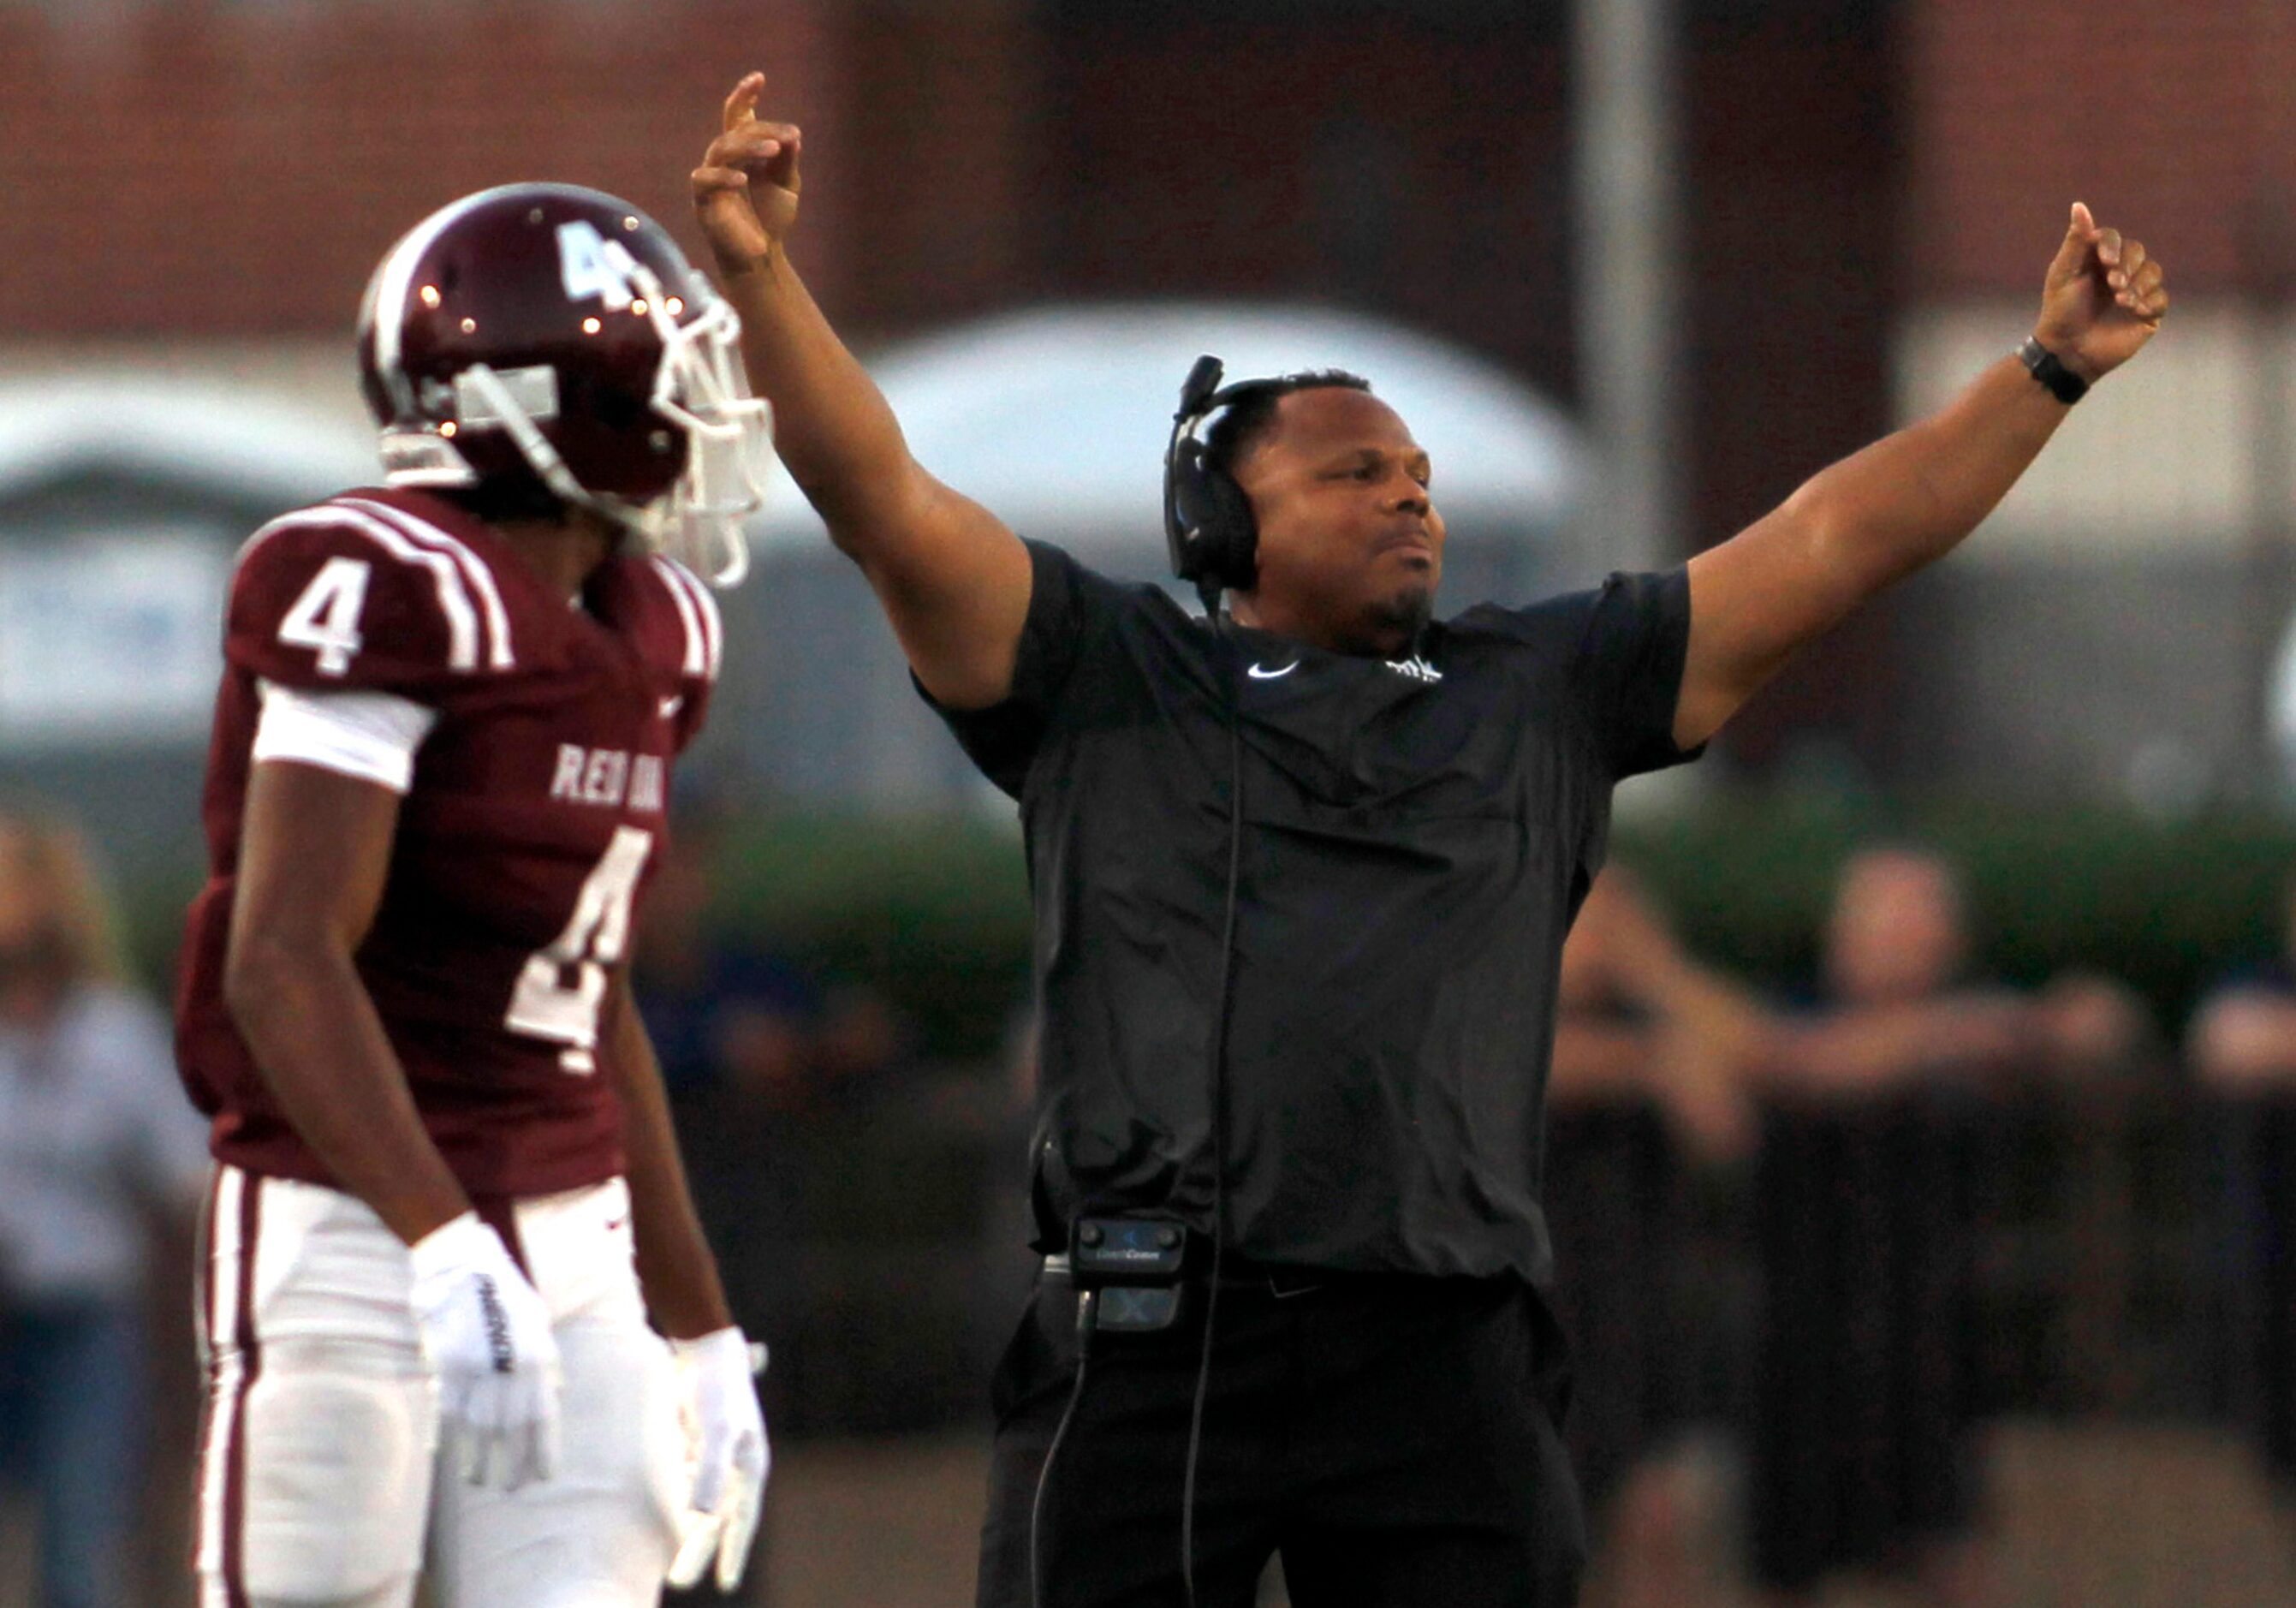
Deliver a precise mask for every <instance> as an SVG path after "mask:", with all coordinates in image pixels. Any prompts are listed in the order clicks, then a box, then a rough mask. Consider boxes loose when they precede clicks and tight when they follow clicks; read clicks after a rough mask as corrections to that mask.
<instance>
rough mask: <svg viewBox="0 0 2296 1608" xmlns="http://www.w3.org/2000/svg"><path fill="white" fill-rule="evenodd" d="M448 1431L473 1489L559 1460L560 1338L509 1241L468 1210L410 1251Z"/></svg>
mask: <svg viewBox="0 0 2296 1608" xmlns="http://www.w3.org/2000/svg"><path fill="white" fill-rule="evenodd" d="M407 1254H408V1255H409V1257H410V1258H411V1259H413V1261H414V1291H413V1292H412V1304H413V1306H414V1324H415V1327H416V1328H417V1329H419V1330H420V1331H421V1332H422V1354H423V1356H424V1357H425V1358H428V1359H429V1360H430V1367H431V1371H432V1372H433V1373H435V1374H438V1376H439V1430H440V1432H442V1433H443V1434H445V1435H446V1436H447V1438H448V1439H449V1440H452V1441H454V1442H455V1443H456V1444H457V1445H458V1447H459V1451H458V1454H457V1455H458V1456H459V1458H460V1461H461V1464H462V1468H463V1474H464V1476H465V1477H466V1478H467V1479H469V1481H471V1484H473V1485H488V1484H492V1485H499V1486H501V1487H502V1488H503V1489H504V1490H516V1489H518V1488H519V1487H520V1486H521V1485H524V1484H525V1483H527V1481H529V1480H547V1479H548V1478H550V1473H551V1470H552V1469H553V1467H554V1466H555V1465H556V1464H557V1461H558V1390H559V1378H560V1376H559V1365H558V1341H556V1340H555V1339H554V1338H553V1336H552V1334H551V1333H550V1312H549V1309H547V1308H545V1306H544V1305H543V1304H542V1297H541V1296H540V1295H539V1294H538V1293H537V1292H536V1290H535V1288H534V1286H533V1285H532V1284H529V1283H528V1282H527V1278H526V1275H525V1274H523V1273H521V1272H520V1271H519V1270H518V1264H517V1263H516V1262H513V1261H512V1260H511V1259H510V1252H509V1251H507V1250H506V1249H504V1245H503V1243H502V1236H501V1235H498V1234H496V1232H495V1231H494V1230H493V1229H491V1228H489V1227H487V1226H486V1225H485V1224H484V1223H482V1222H480V1220H479V1214H478V1213H477V1212H475V1211H466V1212H464V1213H463V1215H462V1216H461V1217H458V1218H455V1219H454V1220H453V1221H452V1222H449V1223H443V1224H441V1225H439V1227H436V1228H434V1229H432V1230H431V1231H430V1233H429V1234H426V1235H423V1236H422V1238H421V1239H419V1240H417V1241H415V1243H414V1244H413V1245H411V1246H409V1247H408V1248H407Z"/></svg>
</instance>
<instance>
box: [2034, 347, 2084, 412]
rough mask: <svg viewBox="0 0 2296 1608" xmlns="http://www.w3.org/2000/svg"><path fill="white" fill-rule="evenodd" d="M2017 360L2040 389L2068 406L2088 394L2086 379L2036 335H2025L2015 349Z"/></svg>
mask: <svg viewBox="0 0 2296 1608" xmlns="http://www.w3.org/2000/svg"><path fill="white" fill-rule="evenodd" d="M2017 358H2018V361H2020V362H2021V363H2022V364H2024V365H2025V371H2026V373H2030V374H2031V375H2032V376H2033V378H2034V379H2035V380H2036V381H2039V383H2040V386H2041V389H2042V390H2046V391H2047V392H2048V393H2049V395H2051V396H2053V397H2054V398H2056V399H2057V400H2058V401H2060V402H2062V403H2063V404H2064V405H2065V406H2067V407H2071V406H2072V405H2073V404H2074V403H2076V402H2078V401H2079V400H2080V399H2081V398H2083V397H2086V396H2087V395H2088V381H2086V380H2084V379H2082V378H2081V377H2080V376H2079V374H2077V373H2073V371H2072V370H2071V369H2069V368H2067V367H2066V366H2065V365H2064V362H2063V360H2062V359H2061V358H2060V357H2058V356H2057V355H2056V353H2054V352H2053V351H2051V350H2050V349H2048V348H2047V347H2046V346H2043V345H2042V344H2041V338H2040V337H2039V336H2038V335H2028V336H2026V337H2025V344H2024V345H2022V346H2021V347H2019V348H2018V349H2017Z"/></svg>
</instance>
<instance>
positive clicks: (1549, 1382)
mask: <svg viewBox="0 0 2296 1608" xmlns="http://www.w3.org/2000/svg"><path fill="white" fill-rule="evenodd" d="M1522 1312H1523V1323H1524V1325H1525V1326H1526V1328H1527V1329H1528V1330H1529V1335H1528V1338H1529V1350H1530V1373H1529V1385H1530V1391H1531V1394H1532V1396H1533V1397H1534V1398H1536V1399H1537V1400H1538V1405H1539V1406H1540V1407H1544V1408H1546V1417H1547V1422H1548V1423H1552V1424H1554V1427H1555V1428H1556V1429H1558V1430H1559V1429H1561V1428H1562V1421H1563V1419H1564V1417H1565V1416H1566V1415H1568V1414H1569V1413H1570V1386H1571V1377H1572V1375H1571V1367H1570V1340H1569V1339H1568V1338H1567V1337H1565V1335H1564V1334H1563V1333H1562V1325H1561V1324H1559V1323H1557V1322H1556V1321H1555V1318H1554V1312H1553V1311H1551V1310H1550V1309H1548V1307H1547V1305H1546V1297H1545V1296H1544V1295H1541V1294H1540V1293H1539V1292H1538V1291H1537V1290H1535V1289H1533V1288H1531V1287H1530V1286H1529V1285H1527V1284H1526V1285H1525V1286H1524V1287H1523V1292H1522Z"/></svg>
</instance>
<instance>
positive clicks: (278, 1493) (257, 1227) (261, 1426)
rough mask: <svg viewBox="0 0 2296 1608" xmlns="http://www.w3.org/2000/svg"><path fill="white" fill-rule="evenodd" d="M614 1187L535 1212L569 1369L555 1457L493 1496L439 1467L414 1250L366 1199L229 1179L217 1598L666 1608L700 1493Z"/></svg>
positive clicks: (220, 1355)
mask: <svg viewBox="0 0 2296 1608" xmlns="http://www.w3.org/2000/svg"><path fill="white" fill-rule="evenodd" d="M629 1218H630V1213H629V1192H628V1190H627V1187H626V1186H625V1185H623V1183H622V1181H621V1180H620V1179H619V1178H616V1179H613V1180H611V1181H610V1182H607V1183H604V1184H599V1185H592V1186H590V1187H587V1188H584V1189H578V1190H571V1191H569V1192H567V1193H566V1194H556V1195H548V1196H543V1197H540V1198H537V1199H533V1200H525V1201H521V1202H517V1204H516V1207H515V1220H516V1226H517V1230H518V1239H519V1242H520V1243H519V1246H518V1247H517V1249H518V1250H519V1251H521V1254H522V1259H523V1261H524V1264H525V1267H526V1269H527V1272H528V1274H529V1276H531V1277H532V1279H533V1280H534V1284H535V1287H536V1288H537V1290H539V1291H540V1292H542V1299H543V1300H544V1302H545V1304H546V1305H547V1306H548V1308H549V1309H550V1315H551V1318H552V1322H553V1332H554V1333H555V1334H556V1336H557V1340H558V1348H559V1351H560V1354H561V1356H562V1358H563V1360H564V1364H565V1392H564V1395H563V1396H562V1398H561V1400H560V1407H559V1413H560V1418H559V1425H560V1446H559V1457H558V1466H557V1470H556V1473H554V1474H553V1477H552V1478H550V1479H549V1480H546V1481H540V1482H538V1483H535V1484H529V1485H527V1486H525V1487H523V1488H522V1489H519V1490H515V1491H502V1490H497V1489H480V1488H479V1487H475V1486H472V1485H470V1484H468V1483H467V1482H465V1481H463V1478H462V1476H461V1473H460V1472H459V1471H458V1470H457V1469H455V1468H454V1467H452V1466H450V1465H449V1464H448V1463H447V1460H446V1459H444V1458H442V1457H441V1456H440V1448H439V1423H438V1395H437V1386H436V1383H435V1382H434V1381H433V1380H432V1378H431V1376H430V1371H429V1369H428V1367H427V1366H425V1364H424V1362H423V1358H422V1345H421V1341H420V1340H419V1338H418V1337H417V1334H416V1331H415V1326H414V1315H413V1312H412V1310H411V1309H410V1308H409V1306H408V1304H407V1303H408V1284H409V1282H410V1274H409V1272H408V1267H407V1255H406V1246H404V1245H403V1244H401V1243H399V1241H398V1236H397V1235H393V1234H392V1233H391V1232H390V1231H389V1229H388V1228H386V1227H383V1225H382V1220H381V1218H378V1217H376V1216H375V1215H374V1213H373V1211H372V1210H369V1209H368V1207H367V1206H366V1205H365V1202H361V1201H359V1200H358V1199H357V1198H356V1197H354V1196H352V1195H348V1194H342V1193H341V1192H340V1191H337V1190H332V1189H324V1188H321V1187H319V1186H317V1185H311V1184H299V1183H295V1182H292V1181H291V1180H287V1179H283V1178H266V1177H258V1176H257V1175H255V1174H252V1173H248V1172H243V1171H242V1170H240V1169H237V1168H234V1167H225V1168H221V1169H218V1171H217V1180H216V1187H215V1192H214V1194H213V1195H212V1197H211V1199H210V1202H209V1223H208V1236H207V1243H208V1256H207V1267H206V1270H205V1271H206V1279H205V1282H204V1284H203V1287H202V1292H201V1314H200V1317H201V1361H202V1363H203V1364H204V1366H205V1368H206V1372H207V1421H206V1427H205V1430H204V1432H203V1433H202V1436H201V1451H200V1480H199V1512H198V1514H197V1519H198V1530H197V1551H196V1555H195V1558H194V1566H195V1568H196V1570H197V1571H198V1575H199V1587H200V1598H199V1601H200V1608H406V1605H407V1604H411V1603H412V1602H413V1600H414V1582H415V1577H416V1575H417V1574H418V1573H419V1572H420V1573H427V1575H428V1579H429V1582H430V1598H431V1601H432V1602H433V1603H434V1604H437V1608H502V1605H503V1604H521V1605H522V1608H652V1604H655V1603H656V1602H658V1601H659V1600H660V1592H661V1581H662V1575H663V1573H664V1571H667V1570H668V1567H669V1559H670V1555H671V1553H672V1551H673V1550H674V1548H675V1546H676V1522H677V1516H678V1514H679V1513H680V1511H681V1509H682V1508H683V1506H684V1504H685V1494H686V1481H687V1479H688V1473H687V1469H688V1464H687V1463H686V1447H685V1433H684V1431H683V1428H682V1426H681V1423H680V1420H679V1415H678V1403H677V1393H676V1372H675V1367H674V1365H673V1363H672V1360H671V1357H670V1353H669V1350H668V1345H667V1344H666V1343H665V1342H664V1341H662V1339H661V1338H660V1336H659V1335H657V1334H656V1333H654V1332H653V1331H652V1329H650V1328H649V1327H647V1325H646V1321H645V1310H644V1303H643V1302H642V1300H640V1297H639V1294H638V1286H637V1276H636V1271H635V1263H634V1261H633V1252H632V1245H631V1237H630V1223H629Z"/></svg>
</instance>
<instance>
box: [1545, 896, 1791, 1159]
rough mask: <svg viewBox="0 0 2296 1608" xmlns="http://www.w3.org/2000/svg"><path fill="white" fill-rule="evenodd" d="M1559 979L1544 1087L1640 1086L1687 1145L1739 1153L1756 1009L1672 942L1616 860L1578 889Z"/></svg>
mask: <svg viewBox="0 0 2296 1608" xmlns="http://www.w3.org/2000/svg"><path fill="white" fill-rule="evenodd" d="M1560 989H1561V993H1560V1001H1559V1005H1558V1021H1557V1025H1556V1030H1555V1040H1554V1071H1553V1072H1552V1074H1551V1082H1550V1086H1549V1092H1550V1098H1552V1099H1554V1100H1557V1101H1567V1102H1571V1103H1588V1102H1599V1101H1601V1100H1602V1099H1603V1097H1604V1096H1606V1095H1619V1096H1626V1097H1629V1098H1632V1097H1641V1098H1644V1099H1647V1100H1649V1101H1650V1102H1651V1103H1652V1104H1653V1105H1655V1106H1656V1107H1657V1108H1658V1109H1659V1110H1660V1111H1661V1112H1664V1113H1665V1115H1666V1117H1667V1120H1668V1121H1669V1125H1670V1126H1671V1127H1672V1128H1673V1129H1674V1132H1675V1136H1676V1137H1677V1140H1678V1141H1679V1142H1680V1143H1681V1144H1683V1146H1684V1147H1685V1149H1686V1150H1688V1151H1690V1152H1691V1153H1693V1154H1695V1155H1698V1156H1700V1157H1702V1158H1705V1159H1709V1160H1713V1161H1735V1160H1740V1159H1743V1157H1744V1156H1745V1155H1746V1154H1747V1153H1748V1152H1749V1151H1750V1150H1751V1146H1752V1144H1753V1140H1754V1129H1755V1117H1754V1109H1753V1103H1752V1100H1751V1095H1750V1093H1749V1086H1750V1083H1751V1078H1752V1075H1753V1073H1754V1071H1755V1070H1756V1069H1757V1068H1759V1066H1760V1065H1761V1064H1762V1062H1764V1061H1765V1059H1766V1058H1767V1055H1768V1054H1769V1044H1770V1030H1769V1027H1770V1024H1769V1018H1768V1015H1767V1013H1765V1012H1764V1011H1763V1010H1762V1009H1761V1008H1760V1006H1759V1005H1758V1004H1757V1003H1756V1002H1755V1000H1754V998H1753V997H1752V996H1751V994H1749V993H1748V992H1747V991H1746V990H1744V989H1741V988H1739V987H1737V986H1736V985H1734V984H1733V983H1731V982H1730V981H1729V980H1726V979H1725V978H1724V977H1723V976H1721V974H1720V973H1718V972H1713V971H1710V970H1709V969H1708V968H1706V967H1704V966H1702V965H1700V964H1698V963H1697V962H1696V961H1695V960H1694V959H1693V958H1692V957H1691V956H1690V955H1689V954H1688V953H1687V952H1686V951H1685V950H1684V948H1682V946H1681V945H1680V944H1679V943H1678V942H1677V941H1676V939H1675V936H1674V934H1673V933H1672V932H1671V931H1669V929H1668V927H1667V925H1666V921H1665V918H1664V916H1663V915H1661V913H1660V912H1659V910H1658V908H1657V907H1656V906H1655V905H1654V904H1653V903H1652V901H1651V898H1650V897H1649V895H1648V893H1647V892H1646V891H1645V890H1644V888H1643V886H1642V883H1641V882H1640V880H1639V879H1638V878H1637V877H1636V875H1635V874H1634V873H1633V872H1631V871H1629V870H1628V869H1627V868H1626V867H1624V866H1611V867H1610V868H1609V869H1607V870H1605V871H1604V872H1603V874H1601V875H1600V876H1598V877H1596V878H1595V883H1594V886H1593V887H1592V888H1591V889H1589V890H1588V891H1587V899H1586V903H1585V904H1584V905H1582V906H1581V907H1579V917H1578V920H1577V921H1576V922H1575V923H1572V925H1571V929H1570V939H1569V940H1568V941H1567V942H1566V943H1565V944H1564V945H1563V947H1562V980H1561V984H1560Z"/></svg>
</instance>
